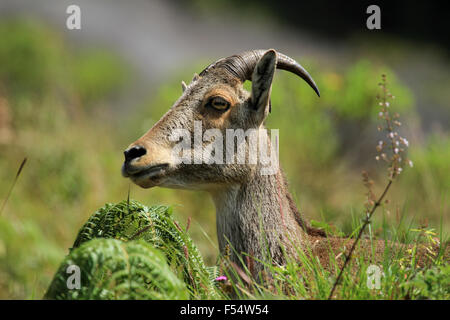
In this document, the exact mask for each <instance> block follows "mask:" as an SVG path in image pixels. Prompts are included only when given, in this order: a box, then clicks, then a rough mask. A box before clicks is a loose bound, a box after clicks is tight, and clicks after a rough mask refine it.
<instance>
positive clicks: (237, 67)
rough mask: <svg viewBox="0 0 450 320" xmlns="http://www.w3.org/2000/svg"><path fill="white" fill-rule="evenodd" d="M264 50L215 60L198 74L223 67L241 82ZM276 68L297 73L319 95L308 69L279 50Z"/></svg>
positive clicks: (248, 74)
mask: <svg viewBox="0 0 450 320" xmlns="http://www.w3.org/2000/svg"><path fill="white" fill-rule="evenodd" d="M266 52H267V50H251V51H246V52H243V53H241V54H236V55H233V56H230V57H228V58H223V59H220V60H217V61H216V62H214V63H212V64H210V65H209V66H208V67H206V68H205V69H204V70H203V71H202V72H201V73H200V76H202V75H204V74H206V73H207V72H208V71H210V70H211V69H215V68H223V69H225V70H227V71H228V72H229V73H230V74H232V75H233V76H235V77H236V78H238V79H239V80H241V81H242V82H244V81H245V80H251V79H252V73H253V69H254V68H255V66H256V64H257V63H258V61H259V59H261V57H262V56H263V55H264V53H266ZM277 69H282V70H286V71H290V72H292V73H294V74H296V75H298V76H299V77H300V78H302V79H303V80H305V81H306V82H307V83H308V84H309V85H310V86H311V88H313V89H314V91H315V92H316V93H317V95H318V96H319V97H320V92H319V88H317V85H316V83H315V82H314V80H313V78H312V77H311V76H310V75H309V73H308V71H306V70H305V68H303V67H302V66H301V65H300V64H299V63H298V62H297V61H295V60H294V59H292V58H290V57H288V56H286V55H284V54H282V53H280V52H277Z"/></svg>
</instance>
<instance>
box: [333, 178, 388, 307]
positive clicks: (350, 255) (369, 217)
mask: <svg viewBox="0 0 450 320" xmlns="http://www.w3.org/2000/svg"><path fill="white" fill-rule="evenodd" d="M393 181H394V180H393V179H389V183H388V184H387V185H386V187H385V188H384V191H383V193H382V194H381V196H380V197H379V198H378V200H377V201H376V202H375V204H374V205H373V207H372V209H371V210H370V212H369V214H368V215H367V218H366V219H365V220H364V223H363V225H362V226H361V229H360V230H359V233H358V236H357V237H356V239H355V241H354V242H353V245H352V247H351V248H350V251H349V253H348V255H347V256H346V258H345V262H344V265H343V266H342V268H341V270H340V271H339V275H338V277H337V278H336V280H335V281H334V284H333V288H332V289H331V292H330V295H329V296H328V300H331V299H332V298H333V294H334V291H335V290H336V287H337V285H338V283H339V281H340V280H341V278H342V274H343V273H344V270H345V267H346V266H347V264H348V263H349V262H350V260H351V258H352V254H353V251H354V250H355V248H356V245H357V244H358V242H359V240H360V239H361V236H362V234H363V232H364V230H365V229H366V227H367V225H368V224H369V223H370V219H371V218H372V215H373V214H374V212H375V210H376V209H377V208H378V207H379V206H380V204H381V202H382V201H383V198H384V197H385V196H386V194H387V192H388V190H389V188H390V187H391V185H392V182H393Z"/></svg>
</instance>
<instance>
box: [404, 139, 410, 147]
mask: <svg viewBox="0 0 450 320" xmlns="http://www.w3.org/2000/svg"><path fill="white" fill-rule="evenodd" d="M403 144H404V145H405V146H409V142H408V140H406V139H405V138H403Z"/></svg>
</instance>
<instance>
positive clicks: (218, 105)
mask: <svg viewBox="0 0 450 320" xmlns="http://www.w3.org/2000/svg"><path fill="white" fill-rule="evenodd" d="M207 105H208V106H211V107H213V108H214V109H216V110H219V111H226V110H228V108H229V107H230V103H229V102H228V101H227V100H225V99H224V98H222V97H212V98H211V99H209V101H208V103H207Z"/></svg>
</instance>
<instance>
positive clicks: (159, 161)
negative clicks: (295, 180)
mask: <svg viewBox="0 0 450 320" xmlns="http://www.w3.org/2000/svg"><path fill="white" fill-rule="evenodd" d="M276 68H279V69H284V70H287V71H290V72H292V73H294V74H296V75H298V76H300V77H301V78H302V79H304V80H305V81H306V82H307V83H308V84H309V85H310V86H311V87H312V88H313V89H314V91H315V92H316V93H317V95H319V90H318V88H317V86H316V84H315V83H314V80H313V79H312V78H311V76H310V75H309V74H308V72H307V71H306V70H305V69H304V68H303V67H302V66H301V65H300V64H299V63H297V62H296V61H294V60H293V59H291V58H289V57H288V56H286V55H284V54H281V53H278V52H276V51H275V50H253V51H248V52H244V53H241V54H238V55H233V56H230V57H228V58H224V59H220V60H218V61H216V62H214V63H212V64H211V65H209V66H208V67H206V68H205V69H204V70H203V71H202V72H201V73H200V74H199V75H194V78H193V79H192V81H191V83H190V84H189V85H186V84H185V83H184V82H182V89H183V92H182V94H181V96H180V97H179V99H178V100H177V101H176V102H175V103H174V105H173V106H172V107H171V108H170V109H169V110H168V112H167V113H166V114H165V115H164V116H163V117H162V118H161V119H160V120H159V121H158V122H157V123H156V124H155V125H154V126H153V127H152V128H151V129H150V130H149V131H148V132H147V133H145V134H144V135H143V136H142V137H141V138H139V139H138V140H136V141H135V142H133V143H132V144H131V145H130V146H129V147H128V148H127V149H126V150H125V152H124V154H125V162H124V163H123V166H122V175H123V176H124V177H128V178H130V179H131V180H132V181H133V182H134V183H136V184H137V185H139V186H141V187H143V188H150V187H153V186H163V187H169V188H181V189H204V190H209V189H211V188H214V187H216V186H220V185H223V184H224V183H234V182H236V183H239V182H241V181H243V180H245V179H248V178H249V176H251V174H252V172H254V171H255V166H256V165H255V164H254V163H248V162H246V163H238V161H235V162H234V163H233V161H226V160H227V159H225V158H226V156H225V154H226V153H227V152H229V151H230V150H226V152H224V153H223V154H220V155H219V154H218V152H217V150H216V149H214V152H212V153H211V154H210V155H212V156H214V157H216V160H217V157H219V158H220V157H223V160H224V161H222V163H220V161H214V162H211V161H198V158H199V153H198V150H202V149H201V148H200V149H195V148H196V147H197V148H198V147H199V143H200V147H203V148H205V147H206V145H208V144H209V145H210V146H211V144H212V143H213V142H214V141H215V140H216V141H215V142H216V143H217V142H218V140H219V139H220V138H222V137H223V138H225V137H226V135H227V131H228V132H229V131H230V130H236V131H235V132H241V133H242V132H250V131H251V130H256V132H261V129H262V128H263V123H264V120H265V119H266V117H267V115H268V113H269V111H270V92H271V85H272V80H273V75H274V72H275V69H276ZM246 80H251V81H252V89H251V92H248V91H247V90H245V89H244V88H243V83H244V82H245V81H246ZM249 129H250V130H249ZM239 130H241V131H239ZM177 132H178V133H179V132H182V133H183V134H184V136H183V134H181V135H178V136H176V137H174V134H176V133H177ZM199 132H200V137H198V136H197V135H198V133H199ZM207 132H209V138H206V137H205V136H203V134H206V133H207ZM211 132H212V133H213V134H212V135H211ZM252 132H253V131H252ZM206 135H208V134H206ZM181 136H183V139H185V140H186V141H187V142H188V143H186V141H184V144H183V148H182V151H181V153H183V152H184V153H183V154H184V155H186V154H187V158H189V159H188V161H180V160H179V157H178V155H179V153H176V152H174V150H177V146H180V145H181V142H180V137H181ZM199 139H200V142H199ZM257 139H258V141H259V140H260V139H263V140H264V139H267V136H264V135H258V138H257ZM196 140H197V141H196ZM233 141H234V137H233ZM254 143H255V141H252V140H251V139H249V137H248V136H247V137H246V138H245V139H243V140H242V141H241V144H243V145H245V146H246V147H247V148H246V149H245V148H244V149H245V150H247V153H246V156H247V157H248V150H250V147H251V146H252V145H253V144H254ZM220 144H222V141H220ZM215 146H218V145H217V144H216V145H215ZM223 146H225V142H223ZM236 148H239V147H236ZM206 149H207V148H206ZM178 151H179V150H178ZM233 151H235V147H234V146H233ZM201 157H202V152H201V151H200V158H201ZM233 157H234V155H233ZM184 160H186V157H184Z"/></svg>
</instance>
